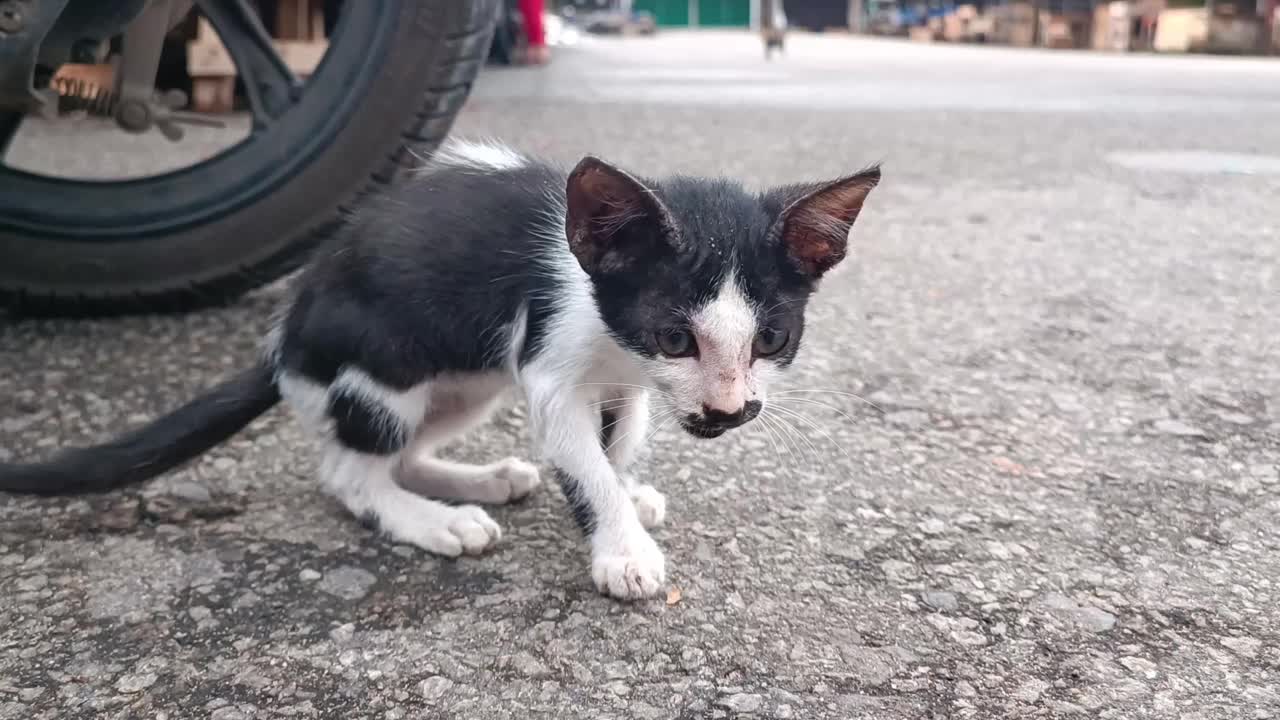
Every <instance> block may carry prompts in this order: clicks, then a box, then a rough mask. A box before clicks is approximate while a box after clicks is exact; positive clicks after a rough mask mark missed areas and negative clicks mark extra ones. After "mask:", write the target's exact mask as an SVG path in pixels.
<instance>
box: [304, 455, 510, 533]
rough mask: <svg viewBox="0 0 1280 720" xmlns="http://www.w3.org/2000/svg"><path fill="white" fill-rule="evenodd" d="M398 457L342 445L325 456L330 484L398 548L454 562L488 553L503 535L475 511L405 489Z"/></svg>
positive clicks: (346, 501) (326, 478)
mask: <svg viewBox="0 0 1280 720" xmlns="http://www.w3.org/2000/svg"><path fill="white" fill-rule="evenodd" d="M397 462H398V459H397V458H396V457H395V456H390V457H387V456H376V455H366V454H363V453H358V452H355V451H352V450H350V449H348V448H344V447H341V446H339V445H336V444H335V445H333V446H331V447H330V448H329V449H328V450H327V452H326V453H325V458H324V461H323V466H322V469H321V474H322V476H323V478H324V480H325V484H326V485H327V486H328V487H329V489H330V490H331V491H332V492H333V493H334V494H335V495H336V496H337V497H338V499H339V500H341V501H342V502H343V504H344V505H346V506H347V508H348V509H349V510H350V511H351V512H352V513H353V514H354V515H355V516H356V517H358V518H360V519H361V520H362V521H364V522H366V523H369V524H370V525H373V526H374V527H375V528H376V529H378V530H380V531H382V532H383V533H386V534H387V535H388V536H389V537H390V538H391V539H392V540H395V541H396V542H402V543H407V544H410V545H416V546H418V547H420V548H422V549H424V550H427V551H429V552H433V553H436V554H438V555H445V556H448V557H457V556H458V555H461V554H463V553H467V554H469V555H475V554H478V553H481V552H484V551H485V550H486V549H488V548H489V547H490V546H491V545H493V544H494V543H496V542H497V541H498V540H499V539H500V538H501V537H502V530H501V529H500V528H499V527H498V524H497V523H495V522H494V521H493V520H492V519H491V518H490V517H489V516H488V514H486V513H485V511H484V510H481V509H480V508H478V507H476V506H474V505H461V506H456V507H454V506H449V505H445V504H444V503H441V502H436V501H435V500H428V499H426V498H424V497H421V496H419V495H417V494H415V493H412V492H409V491H408V490H405V489H404V488H402V487H400V486H399V485H398V484H397V483H396V481H395V478H394V477H393V473H392V471H393V469H394V467H395V465H396V463H397Z"/></svg>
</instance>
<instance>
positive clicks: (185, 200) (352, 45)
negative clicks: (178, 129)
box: [0, 0, 401, 242]
mask: <svg viewBox="0 0 1280 720" xmlns="http://www.w3.org/2000/svg"><path fill="white" fill-rule="evenodd" d="M400 2H401V0H357V1H355V2H345V3H343V6H342V10H341V12H340V14H339V17H338V22H337V24H336V26H335V27H334V30H333V33H332V34H331V37H330V39H329V48H328V51H327V52H326V53H325V55H324V58H323V59H322V60H321V62H320V65H319V66H318V67H317V68H316V70H315V72H314V73H313V74H312V76H311V80H310V82H308V83H306V84H305V85H298V86H296V87H290V86H289V78H291V77H292V76H291V75H290V74H288V71H287V69H286V70H285V71H284V73H281V72H280V69H281V68H282V67H283V63H281V62H279V58H278V56H277V55H275V52H274V50H272V51H270V55H267V53H266V52H264V50H263V48H262V45H263V43H262V42H261V40H262V38H260V37H258V38H255V37H253V35H254V34H255V33H254V31H253V28H252V27H251V26H248V25H246V18H245V16H244V15H242V13H245V12H252V9H251V7H250V6H249V4H248V3H247V2H245V0H231V1H230V2H228V1H227V0H214V1H213V2H198V3H197V4H198V5H200V6H201V9H202V10H206V11H207V10H212V12H206V16H207V17H208V18H209V19H210V21H211V22H213V21H214V20H215V18H217V22H216V23H215V27H216V29H217V30H218V33H219V36H220V37H221V38H222V40H223V43H224V45H226V46H227V48H228V50H229V51H230V52H231V53H232V55H233V57H234V58H235V60H236V65H237V71H238V72H239V73H240V75H241V77H242V79H243V80H244V85H245V86H246V95H247V96H248V98H249V101H250V107H251V111H252V113H253V117H254V127H253V129H252V130H251V132H250V133H249V135H248V136H247V137H246V138H244V139H243V140H242V141H240V142H238V143H236V144H234V145H232V146H230V147H228V148H226V149H225V150H224V151H222V152H221V153H219V154H217V155H215V156H213V157H211V158H208V159H206V160H204V161H202V162H199V163H196V164H194V165H191V166H188V167H185V168H182V169H179V170H175V171H172V172H168V173H164V174H161V175H155V176H150V177H145V178H136V179H127V180H119V181H106V182H104V181H92V180H75V179H66V178H56V177H49V176H45V175H37V174H33V173H29V172H25V171H22V170H17V169H13V168H9V167H5V166H2V165H0V187H3V188H4V191H3V192H0V231H8V232H11V233H13V234H16V235H24V236H30V237H33V238H40V237H56V238H61V239H67V240H75V241H96V242H110V241H112V240H122V239H137V238H139V237H147V236H154V235H163V234H166V233H172V232H176V231H179V230H182V229H184V228H187V227H191V226H194V225H200V224H204V223H208V222H210V221H212V220H216V219H217V218H219V217H222V216H225V215H226V214H228V213H230V212H233V211H235V210H236V209H237V208H240V207H243V206H244V205H246V204H249V203H251V202H254V201H256V200H260V199H261V198H262V197H264V196H266V195H269V194H270V193H271V192H272V191H273V190H274V189H276V188H278V187H279V186H280V185H282V184H283V183H285V182H287V181H288V180H289V179H290V178H291V177H293V176H294V175H296V174H297V173H298V172H299V171H300V170H301V169H302V168H304V167H306V166H307V164H308V163H309V162H310V161H311V160H312V159H313V158H314V157H315V156H316V155H317V154H318V153H320V152H321V151H323V150H324V149H325V148H326V147H327V146H328V145H329V144H330V142H331V141H332V140H333V138H334V136H336V135H337V133H338V132H339V131H340V130H341V129H342V128H343V126H344V125H345V124H346V122H347V121H348V120H349V119H350V118H351V116H352V115H353V113H354V112H356V111H357V110H358V108H359V106H360V102H361V100H362V96H361V93H360V92H359V88H363V87H367V86H368V84H369V82H370V80H371V78H372V76H373V74H374V73H376V72H377V71H378V70H379V68H380V65H381V61H382V59H383V57H384V56H385V53H386V52H387V49H388V47H389V42H388V40H389V38H390V37H391V36H392V34H393V33H394V32H395V20H396V17H397V12H396V11H397V10H398V6H399V5H400ZM206 6H207V8H206ZM255 17H256V16H255ZM237 25H238V26H239V30H237ZM258 27H259V28H260V27H261V26H260V25H259V26H258ZM237 32H239V33H240V35H239V36H238V37H231V36H229V34H231V33H237ZM266 47H268V48H269V47H270V43H269V42H267V43H266ZM246 48H247V49H246ZM255 48H256V49H255ZM273 56H274V59H273ZM246 57H247V58H248V62H249V63H251V67H249V68H248V69H247V70H246V66H245V65H242V62H245V58H246ZM273 65H275V66H276V67H274V68H273V67H272V66H273ZM250 86H254V87H253V88H252V89H250ZM255 91H256V92H255ZM282 92H283V93H284V95H285V97H281V95H282Z"/></svg>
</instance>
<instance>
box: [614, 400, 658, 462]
mask: <svg viewBox="0 0 1280 720" xmlns="http://www.w3.org/2000/svg"><path fill="white" fill-rule="evenodd" d="M674 415H675V411H674V410H673V411H668V412H666V413H660V414H658V415H657V416H655V417H656V419H655V418H650V419H649V422H651V423H652V422H657V421H661V423H662V424H660V425H658V427H657V428H656V429H654V431H653V433H657V432H658V430H661V429H662V425H664V424H666V422H667V420H670V419H671V418H672V417H673V416H674ZM615 424H616V423H615ZM634 433H635V430H630V431H628V432H625V433H623V434H622V435H621V436H619V437H617V438H615V439H614V440H613V442H611V443H609V446H608V447H606V448H605V449H604V452H605V454H606V455H607V454H608V453H609V451H610V450H612V449H613V446H614V445H617V444H618V443H620V442H622V441H623V440H625V439H627V438H628V437H631V435H632V434H634ZM653 433H650V434H649V436H648V437H646V438H645V440H644V443H642V445H648V444H649V440H651V439H652V438H653Z"/></svg>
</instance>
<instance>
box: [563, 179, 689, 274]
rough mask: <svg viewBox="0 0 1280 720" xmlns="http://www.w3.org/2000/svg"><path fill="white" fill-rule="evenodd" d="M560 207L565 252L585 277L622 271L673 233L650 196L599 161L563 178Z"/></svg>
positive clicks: (641, 185) (664, 213) (668, 218)
mask: <svg viewBox="0 0 1280 720" xmlns="http://www.w3.org/2000/svg"><path fill="white" fill-rule="evenodd" d="M566 201H567V203H566V204H567V212H566V215H565V230H566V233H567V235H568V236H569V249H570V250H571V251H572V252H573V254H574V257H576V258H578V263H579V264H581V265H582V268H583V269H584V270H586V271H587V272H588V273H597V272H604V273H608V272H617V271H620V270H625V269H626V268H628V267H630V266H631V265H632V264H633V263H634V262H635V261H638V260H642V259H643V258H644V257H645V256H646V255H648V254H650V253H652V252H653V251H655V250H660V249H661V248H662V246H663V245H665V244H666V243H667V242H668V241H669V236H670V235H671V234H672V233H673V232H674V222H673V221H672V219H671V213H670V212H669V211H668V210H667V208H666V207H665V206H664V205H663V204H662V201H661V200H659V199H658V196H657V195H655V194H654V193H653V191H652V190H650V189H649V188H647V187H645V185H644V183H642V182H640V181H639V180H637V179H636V178H634V177H632V176H631V175H628V174H627V173H625V172H623V171H622V170H619V169H618V168H616V167H614V166H612V165H610V164H608V163H606V162H605V161H603V160H600V159H599V158H594V157H591V156H588V157H585V158H583V159H582V161H581V162H579V163H578V165H577V166H576V167H575V168H574V169H573V172H571V173H569V184H568V187H567V188H566Z"/></svg>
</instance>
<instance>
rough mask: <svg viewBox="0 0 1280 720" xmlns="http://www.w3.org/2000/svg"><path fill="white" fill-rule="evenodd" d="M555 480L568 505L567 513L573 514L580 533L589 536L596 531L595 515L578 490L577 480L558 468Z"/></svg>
mask: <svg viewBox="0 0 1280 720" xmlns="http://www.w3.org/2000/svg"><path fill="white" fill-rule="evenodd" d="M555 475H556V479H557V480H559V481H560V491H561V492H563V493H564V499H565V501H566V502H568V503H569V512H571V513H573V519H574V522H576V523H578V527H580V528H582V532H583V533H585V534H587V535H590V534H591V533H592V531H594V530H595V529H596V513H595V511H594V510H592V509H591V505H590V504H588V503H587V501H586V499H585V498H583V497H582V493H581V492H580V491H579V490H578V480H577V479H576V478H574V477H573V476H572V475H569V474H568V473H566V472H565V471H563V470H561V469H560V468H556V469H555Z"/></svg>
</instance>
